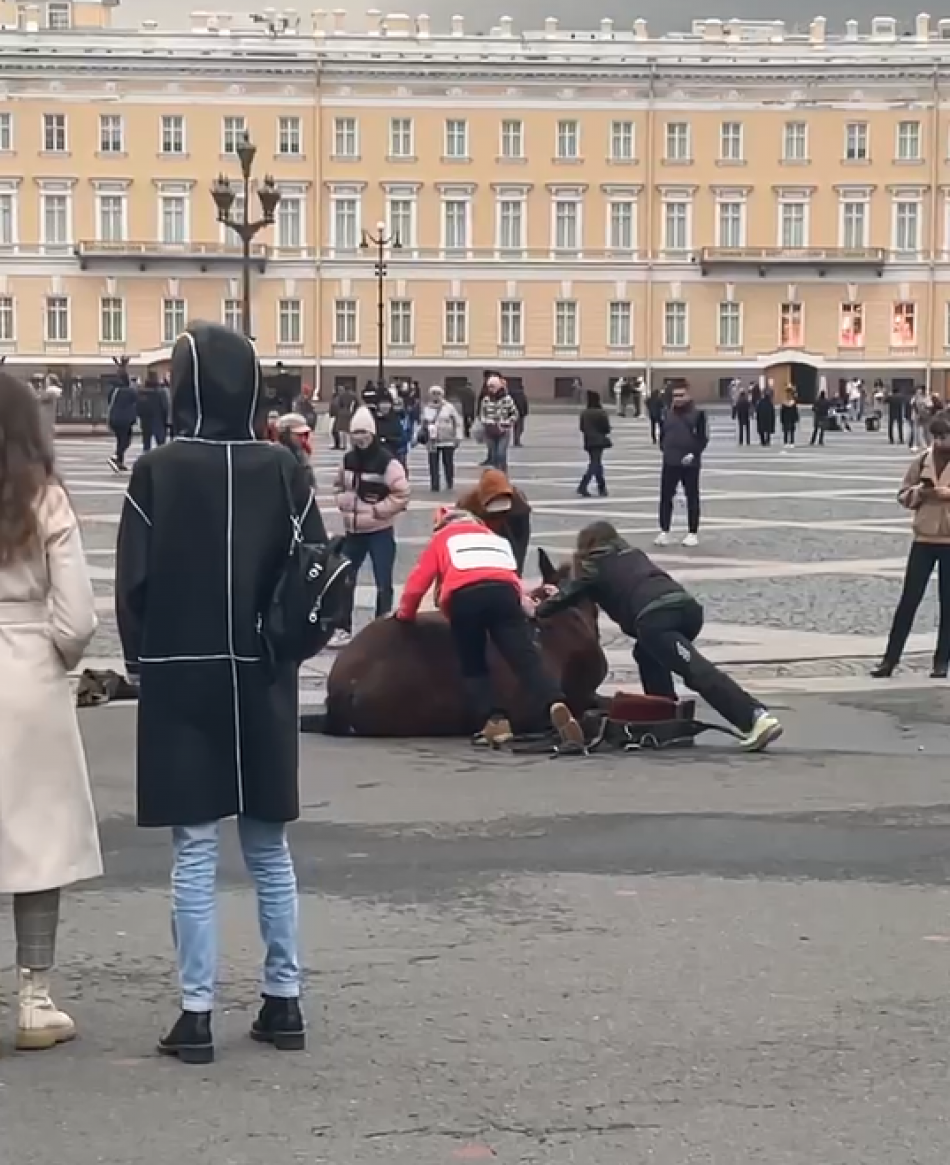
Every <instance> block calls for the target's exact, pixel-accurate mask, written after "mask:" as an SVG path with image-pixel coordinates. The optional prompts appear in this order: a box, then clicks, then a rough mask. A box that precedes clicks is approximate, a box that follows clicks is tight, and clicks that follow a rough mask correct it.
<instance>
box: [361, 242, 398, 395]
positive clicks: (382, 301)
mask: <svg viewBox="0 0 950 1165" xmlns="http://www.w3.org/2000/svg"><path fill="white" fill-rule="evenodd" d="M360 247H362V249H363V250H364V251H369V250H371V249H375V251H376V387H377V388H378V389H379V390H380V391H382V388H383V381H384V380H385V367H384V364H385V355H386V284H385V280H386V248H387V247H390V248H391V249H392V250H393V251H399V250H401V249H402V243H401V242H400V241H399V232H398V231H395V232H392V233H390V234H387V233H386V224H385V223H384V222H378V223H377V224H376V234H375V235H374V234H372V232H370V231H363V237H362V238H361V239H360Z"/></svg>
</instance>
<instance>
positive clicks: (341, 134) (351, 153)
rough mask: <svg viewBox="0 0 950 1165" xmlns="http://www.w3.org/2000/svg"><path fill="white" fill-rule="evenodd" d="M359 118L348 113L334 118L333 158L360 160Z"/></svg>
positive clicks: (343, 160) (341, 160)
mask: <svg viewBox="0 0 950 1165" xmlns="http://www.w3.org/2000/svg"><path fill="white" fill-rule="evenodd" d="M359 157H360V123H359V118H356V117H353V116H351V115H349V114H347V115H346V116H344V117H335V118H334V119H333V159H334V161H340V162H355V161H359Z"/></svg>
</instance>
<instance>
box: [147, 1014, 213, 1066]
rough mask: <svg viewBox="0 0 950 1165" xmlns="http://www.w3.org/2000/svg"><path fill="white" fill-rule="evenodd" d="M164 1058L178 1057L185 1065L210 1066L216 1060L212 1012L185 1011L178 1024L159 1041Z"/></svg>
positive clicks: (159, 1047)
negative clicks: (212, 1032) (212, 1031)
mask: <svg viewBox="0 0 950 1165" xmlns="http://www.w3.org/2000/svg"><path fill="white" fill-rule="evenodd" d="M158 1050H159V1052H160V1053H161V1054H162V1055H163V1056H177V1057H178V1059H179V1060H181V1062H182V1063H183V1064H210V1063H211V1062H212V1061H213V1060H214V1042H213V1040H212V1038H211V1012H210V1011H183V1012H182V1013H181V1015H180V1016H179V1017H178V1022H177V1023H176V1024H175V1026H174V1027H173V1028H172V1030H171V1031H170V1032H169V1033H168V1035H167V1036H162V1038H161V1039H160V1040H159V1041H158Z"/></svg>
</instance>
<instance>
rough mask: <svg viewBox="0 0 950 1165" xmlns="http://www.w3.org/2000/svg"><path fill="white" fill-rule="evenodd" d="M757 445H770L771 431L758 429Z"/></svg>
mask: <svg viewBox="0 0 950 1165" xmlns="http://www.w3.org/2000/svg"><path fill="white" fill-rule="evenodd" d="M759 444H760V445H771V444H772V430H771V429H759Z"/></svg>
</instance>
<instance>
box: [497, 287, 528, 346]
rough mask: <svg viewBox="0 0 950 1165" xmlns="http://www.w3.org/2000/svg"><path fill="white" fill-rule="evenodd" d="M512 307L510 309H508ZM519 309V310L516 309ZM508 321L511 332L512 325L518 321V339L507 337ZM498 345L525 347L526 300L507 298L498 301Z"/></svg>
mask: <svg viewBox="0 0 950 1165" xmlns="http://www.w3.org/2000/svg"><path fill="white" fill-rule="evenodd" d="M506 309H510V310H506ZM515 309H517V310H515ZM506 320H507V321H508V325H509V332H510V331H511V325H512V324H515V323H517V329H516V330H517V333H518V337H517V339H512V338H509V339H505V322H506ZM498 346H499V348H523V347H524V300H523V299H518V298H517V297H516V298H512V299H509V298H507V297H506V298H505V299H502V300H499V301H498Z"/></svg>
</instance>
